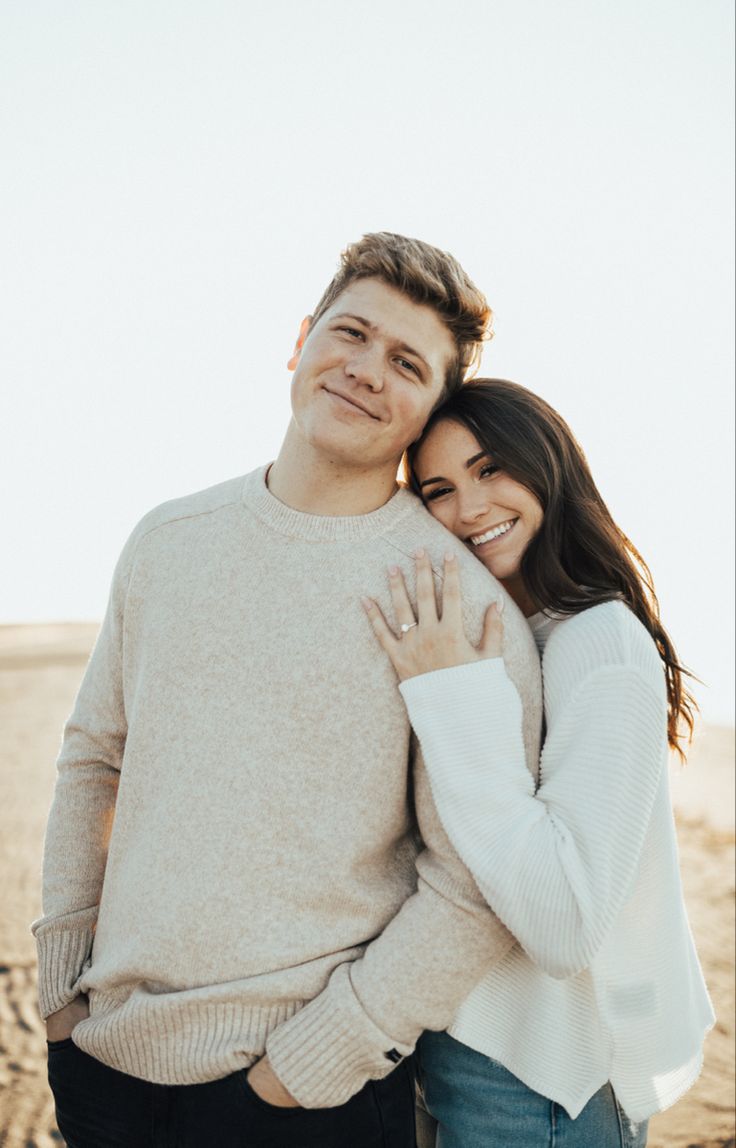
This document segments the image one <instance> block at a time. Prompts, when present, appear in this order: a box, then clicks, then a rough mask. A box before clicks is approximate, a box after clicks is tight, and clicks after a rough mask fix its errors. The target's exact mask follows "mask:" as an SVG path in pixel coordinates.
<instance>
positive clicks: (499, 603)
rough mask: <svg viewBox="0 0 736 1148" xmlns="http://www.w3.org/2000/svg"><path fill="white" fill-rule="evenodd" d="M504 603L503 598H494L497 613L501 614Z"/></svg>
mask: <svg viewBox="0 0 736 1148" xmlns="http://www.w3.org/2000/svg"><path fill="white" fill-rule="evenodd" d="M505 604H506V603H505V602H504V600H503V598H496V612H497V613H498V614H503V608H504V606H505Z"/></svg>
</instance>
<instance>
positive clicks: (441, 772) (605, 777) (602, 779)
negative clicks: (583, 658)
mask: <svg viewBox="0 0 736 1148" xmlns="http://www.w3.org/2000/svg"><path fill="white" fill-rule="evenodd" d="M401 692H402V694H403V696H404V700H405V702H406V704H407V708H408V710H409V716H410V719H411V722H412V725H413V726H414V729H415V730H416V732H417V735H418V737H419V739H420V742H421V744H422V750H423V753H424V758H425V762H426V765H427V770H428V772H429V776H430V780H431V784H432V789H433V793H434V797H435V801H436V803H437V808H438V811H439V813H440V817H441V818H442V821H443V823H444V826H445V829H446V830H447V833H448V836H449V837H450V839H451V841H452V842H453V845H454V846H455V848H456V849H457V851H458V853H459V854H460V856H461V857H462V859H463V861H464V862H465V864H466V865H467V866H468V868H469V869H470V870H471V872H472V873H473V876H474V877H475V880H476V881H477V882H478V885H479V887H480V889H481V890H482V892H483V894H484V896H485V897H486V899H487V900H488V902H489V904H490V905H491V906H492V908H493V909H494V910H495V912H496V913H497V914H498V916H499V917H500V918H501V920H502V921H503V922H504V923H505V924H506V925H507V927H508V928H509V929H510V930H511V932H512V933H514V935H515V936H516V937H517V939H518V940H519V942H520V943H521V945H522V946H523V948H524V949H525V950H526V951H527V953H528V954H529V956H530V957H531V958H532V959H533V960H534V961H535V962H536V963H537V964H539V965H540V967H541V968H542V969H544V971H545V972H547V973H549V974H550V975H551V976H554V977H560V978H562V977H568V976H573V975H574V974H576V973H578V972H579V971H580V970H581V969H583V968H585V967H587V966H588V965H589V964H590V962H591V960H592V958H593V957H594V956H595V954H596V952H597V950H598V948H599V947H600V945H601V943H602V941H603V939H604V937H605V935H606V933H607V931H608V929H609V928H610V926H611V924H612V923H613V921H614V919H615V917H616V915H617V914H618V912H619V910H620V909H621V907H622V905H623V904H624V902H625V900H626V898H627V896H628V894H629V893H630V891H631V889H632V887H633V884H634V881H635V878H636V874H637V871H638V867H639V859H640V856H641V850H642V846H643V843H644V839H645V836H646V832H647V828H648V825H649V819H650V816H651V810H652V805H653V803H654V799H655V796H656V792H657V788H658V786H659V784H660V778H661V773H662V769H663V767H664V764H665V761H666V751H663V737H662V728H663V722H664V721H665V713H664V708H663V703H662V700H661V698H660V697H659V696H658V694H657V692H656V691H655V690H654V689H653V688H652V686H651V684H650V683H649V682H648V681H646V680H645V679H644V678H643V677H642V676H641V675H640V673H639V672H638V671H636V670H630V669H627V668H626V667H623V666H606V667H602V668H600V669H599V670H597V671H596V672H595V673H593V674H591V675H590V677H588V678H587V679H586V681H585V682H584V683H582V684H581V685H580V686H579V687H578V689H577V690H576V692H575V694H574V695H573V696H572V697H570V698H569V699H568V701H567V703H566V704H565V707H564V712H562V713H561V714H560V715H559V718H558V720H557V721H556V722H555V724H554V728H553V729H551V730H550V731H549V732H548V736H547V742H546V744H545V747H544V751H543V753H542V761H541V784H540V786H539V789H538V790H537V791H536V792H535V790H534V782H533V780H532V778H531V777H530V775H529V772H528V770H527V769H526V766H525V764H524V756H523V752H522V745H521V732H520V722H519V701H518V695H517V694H516V690H515V688H514V686H513V685H512V684H511V682H510V681H509V680H508V677H507V676H506V674H505V672H504V669H503V663H502V662H501V661H500V660H497V661H492V662H484V663H479V664H474V665H467V666H461V667H457V668H455V669H448V670H443V671H440V672H436V673H431V674H427V675H424V676H423V677H416V678H412V679H411V680H409V681H406V682H404V683H403V684H402V686H401Z"/></svg>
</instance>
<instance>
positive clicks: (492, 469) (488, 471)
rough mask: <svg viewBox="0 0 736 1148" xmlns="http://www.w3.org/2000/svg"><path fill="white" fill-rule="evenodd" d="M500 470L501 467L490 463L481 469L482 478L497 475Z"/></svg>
mask: <svg viewBox="0 0 736 1148" xmlns="http://www.w3.org/2000/svg"><path fill="white" fill-rule="evenodd" d="M500 469H501V468H500V466H494V465H493V463H490V462H488V463H486V465H485V466H482V467H481V468H480V476H481V478H490V477H491V475H494V474H497V473H498V471H499V470H500Z"/></svg>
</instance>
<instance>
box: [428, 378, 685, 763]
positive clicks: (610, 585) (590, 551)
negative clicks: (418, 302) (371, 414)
mask: <svg viewBox="0 0 736 1148" xmlns="http://www.w3.org/2000/svg"><path fill="white" fill-rule="evenodd" d="M444 419H451V420H452V421H453V422H456V423H459V424H461V425H462V426H464V427H466V429H467V430H469V431H470V433H471V434H473V435H474V436H475V438H476V439H477V440H478V444H479V445H480V446H481V447H482V448H483V450H487V451H488V453H489V454H490V455H491V457H492V460H493V462H494V464H495V465H496V466H498V467H500V469H501V470H503V471H505V472H506V474H508V475H510V476H511V478H513V479H515V480H516V482H519V483H521V485H522V486H525V487H526V488H527V490H530V491H531V492H532V493H533V494H534V495H535V496H536V498H537V499H538V500H539V502H540V504H541V506H542V509H543V511H544V518H543V520H542V524H541V526H540V528H539V530H538V532H537V534H536V535H535V536H534V538H533V539H532V541H531V542H530V543H529V545H528V546H527V548H526V551H525V552H524V555H523V557H522V560H521V575H522V578H523V580H524V584H525V586H526V588H527V590H528V591H529V593H530V594H531V596H532V598H533V599H534V601H535V602H537V603H539V606H540V608H541V609H543V610H545V611H549V612H552V613H556V614H563V615H566V614H578V613H580V612H581V611H582V610H587V609H588V608H589V607H590V606H596V605H599V604H600V603H602V602H610V601H614V600H620V601H623V602H625V603H626V605H627V606H628V607H629V608H630V609H631V610H632V611H633V613H634V614H635V615H636V617H637V618H638V619H639V621H640V622H641V623H642V625H643V626H645V627H646V629H647V630H648V631H649V633H650V634H651V636H652V638H653V640H654V643H655V645H656V647H657V650H658V651H659V656H660V657H661V659H662V662H663V663H664V671H665V678H666V683H667V703H668V717H667V738H668V741H669V744H670V746H671V747H672V748H673V749H675V750H677V752H678V753H679V754H680V756H684V753H683V750H682V746H681V744H680V742H681V740H682V738H683V737H685V738H686V739H687V740H689V739H690V738H691V737H692V732H693V724H694V715H695V711H696V710H697V705H696V703H695V700H694V698H693V696H692V694H691V693H690V692H689V691H688V689H687V688H686V685H685V682H684V677H685V675H687V676H689V677H692V674H691V673H690V671H689V670H687V669H686V668H685V667H684V666H683V665H681V663H680V662H679V661H678V658H677V653H676V651H675V647H674V645H673V643H672V640H671V639H670V637H669V635H668V634H667V631H666V630H665V629H664V627H663V625H662V622H661V620H660V614H659V602H658V601H657V595H656V593H655V591H654V584H653V582H652V575H651V573H650V570H649V567H648V566H647V564H646V562H645V561H644V559H643V558H642V556H641V554H640V553H639V551H638V550H637V549H636V547H635V546H634V544H633V543H632V542H631V540H630V539H629V538H627V537H626V535H625V534H624V532H623V531H622V530H621V529H620V528H619V527H618V526H617V525H616V523H615V522H614V521H613V518H612V517H611V514H610V511H609V510H608V507H607V506H606V504H605V502H604V501H603V498H602V497H601V494H600V492H599V490H598V488H597V486H596V485H595V482H594V481H593V476H592V475H591V473H590V468H589V466H588V463H587V460H586V458H585V455H584V454H583V451H582V448H581V447H580V445H579V443H578V442H577V440H576V439H575V436H574V435H573V433H572V431H571V430H570V428H569V427H568V425H567V423H566V422H565V420H564V419H563V418H562V417H561V416H560V415H559V414H558V413H557V411H555V410H554V409H553V408H552V407H551V406H550V405H549V403H546V402H545V401H544V399H540V397H539V396H538V395H535V394H533V392H532V391H528V390H527V389H526V388H525V387H521V386H519V385H518V383H510V382H507V381H506V380H505V379H474V380H472V381H471V382H469V383H466V385H465V386H464V387H462V388H461V389H460V390H459V391H457V392H456V393H455V394H454V395H452V396H451V397H450V398H449V399H448V400H447V402H446V403H444V404H443V405H442V406H441V407H439V408H438V410H436V411H435V412H434V414H433V415H432V417H431V418H430V420H429V422H428V423H427V425H426V427H425V428H424V432H423V435H422V438H421V439H419V441H418V442H416V443H414V444H413V445H412V446H411V447H410V448H409V450H408V452H407V464H408V466H407V469H408V472H409V474H408V477H409V481H410V483H411V485H412V487H413V489H414V490H415V492H416V493H417V494H420V491H419V488H418V485H417V480H416V476H415V473H414V461H415V459H416V454H417V451H418V449H419V447H420V446H421V444H422V442H423V441H424V437H425V436H426V435H427V433H428V432H429V431H430V430H431V428H432V427H433V426H435V425H436V424H437V423H438V422H441V421H443V420H444Z"/></svg>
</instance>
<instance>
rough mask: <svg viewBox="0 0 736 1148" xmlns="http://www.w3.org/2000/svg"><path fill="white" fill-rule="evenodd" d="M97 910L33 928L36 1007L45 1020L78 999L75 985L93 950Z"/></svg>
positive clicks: (89, 910)
mask: <svg viewBox="0 0 736 1148" xmlns="http://www.w3.org/2000/svg"><path fill="white" fill-rule="evenodd" d="M96 920H97V908H96V907H95V908H94V909H88V910H85V911H84V912H83V913H77V914H74V915H73V916H72V917H70V918H68V919H65V920H64V922H63V923H61V922H59V921H51V922H49V923H48V924H45V923H41V924H36V925H34V926H33V932H34V934H35V937H36V945H37V948H38V1006H39V1010H40V1012H41V1018H42V1019H43V1020H45V1019H46V1017H47V1016H51V1014H52V1013H54V1012H58V1011H59V1009H61V1008H63V1007H64V1005H68V1004H69V1002H70V1001H73V1000H74V998H75V997H77V996H79V989H78V988H77V987H76V985H77V982H78V981H79V978H80V976H81V974H82V971H83V969H84V966H85V963H86V961H87V958H88V957H89V954H90V952H91V950H92V940H93V938H94V923H95V921H96Z"/></svg>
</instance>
